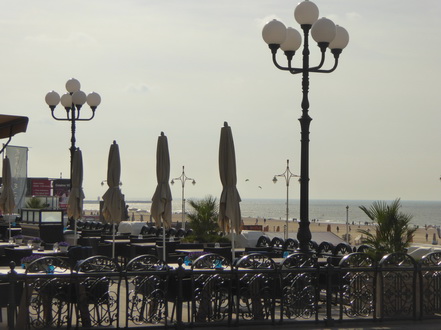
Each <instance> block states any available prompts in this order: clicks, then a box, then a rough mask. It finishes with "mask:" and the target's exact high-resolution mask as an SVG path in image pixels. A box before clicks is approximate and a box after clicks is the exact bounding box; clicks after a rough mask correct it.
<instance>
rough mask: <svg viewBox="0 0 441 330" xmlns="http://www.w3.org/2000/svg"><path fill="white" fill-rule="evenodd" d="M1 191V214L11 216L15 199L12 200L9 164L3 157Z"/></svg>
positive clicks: (6, 158)
mask: <svg viewBox="0 0 441 330" xmlns="http://www.w3.org/2000/svg"><path fill="white" fill-rule="evenodd" d="M2 177H3V190H2V194H1V195H0V208H1V209H2V211H3V213H5V214H11V213H13V212H14V208H15V199H14V191H13V190H12V177H11V163H10V162H9V158H8V157H5V158H4V159H3V170H2Z"/></svg>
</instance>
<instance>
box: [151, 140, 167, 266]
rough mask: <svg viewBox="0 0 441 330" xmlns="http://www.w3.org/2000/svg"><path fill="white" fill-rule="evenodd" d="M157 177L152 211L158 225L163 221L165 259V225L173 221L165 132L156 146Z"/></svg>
mask: <svg viewBox="0 0 441 330" xmlns="http://www.w3.org/2000/svg"><path fill="white" fill-rule="evenodd" d="M156 179H157V182H158V185H157V187H156V190H155V193H154V195H153V198H152V207H151V209H150V212H151V214H152V216H153V219H155V222H156V226H157V227H159V226H161V220H162V223H163V231H162V237H163V243H164V244H163V259H164V260H165V256H166V251H165V250H166V248H165V227H167V228H170V227H171V221H172V204H171V203H172V194H171V190H170V185H169V181H170V155H169V152H168V141H167V137H166V136H165V135H164V132H161V135H160V136H159V137H158V144H157V148H156Z"/></svg>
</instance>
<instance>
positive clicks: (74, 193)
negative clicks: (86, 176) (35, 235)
mask: <svg viewBox="0 0 441 330" xmlns="http://www.w3.org/2000/svg"><path fill="white" fill-rule="evenodd" d="M83 200H84V192H83V155H82V153H81V150H80V149H79V148H77V149H76V150H75V151H74V156H73V160H72V176H71V188H70V194H69V200H68V202H67V217H68V218H69V219H73V220H74V244H75V245H76V244H77V220H78V219H81V217H82V215H83Z"/></svg>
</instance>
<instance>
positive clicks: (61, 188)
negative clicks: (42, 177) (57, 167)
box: [53, 179, 70, 210]
mask: <svg viewBox="0 0 441 330" xmlns="http://www.w3.org/2000/svg"><path fill="white" fill-rule="evenodd" d="M53 189H54V196H56V197H58V207H59V208H60V209H63V210H67V202H68V201H69V192H70V179H55V180H53Z"/></svg>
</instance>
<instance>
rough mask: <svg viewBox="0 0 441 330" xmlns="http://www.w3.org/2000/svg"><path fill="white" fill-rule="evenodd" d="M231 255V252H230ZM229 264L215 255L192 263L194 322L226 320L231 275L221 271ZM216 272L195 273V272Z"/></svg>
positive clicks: (229, 298)
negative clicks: (208, 270) (209, 270)
mask: <svg viewBox="0 0 441 330" xmlns="http://www.w3.org/2000/svg"><path fill="white" fill-rule="evenodd" d="M230 253H231V250H230ZM230 267H231V262H230V261H229V260H228V259H227V258H225V257H223V256H221V255H219V254H215V253H208V254H205V255H202V256H200V257H199V258H197V259H196V260H194V261H193V263H192V265H191V268H192V270H193V292H194V299H193V309H192V314H193V317H194V320H195V321H196V322H219V321H222V320H225V319H226V318H228V315H229V307H230V300H231V294H230V292H231V290H230V289H231V274H230V273H229V272H227V273H226V272H223V271H222V270H224V269H227V268H230ZM207 269H211V270H217V272H214V273H213V272H207V273H205V272H202V273H200V272H197V271H196V270H207Z"/></svg>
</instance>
